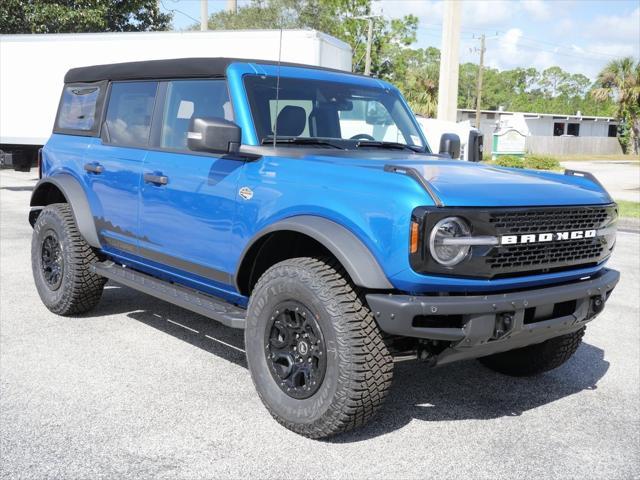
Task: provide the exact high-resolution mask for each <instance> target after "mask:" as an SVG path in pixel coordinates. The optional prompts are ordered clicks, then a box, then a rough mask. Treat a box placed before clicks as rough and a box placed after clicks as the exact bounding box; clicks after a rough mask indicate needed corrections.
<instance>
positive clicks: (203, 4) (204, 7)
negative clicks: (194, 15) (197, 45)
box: [200, 0, 209, 32]
mask: <svg viewBox="0 0 640 480" xmlns="http://www.w3.org/2000/svg"><path fill="white" fill-rule="evenodd" d="M200 30H201V31H203V32H206V31H207V30H209V4H208V2H207V0H200Z"/></svg>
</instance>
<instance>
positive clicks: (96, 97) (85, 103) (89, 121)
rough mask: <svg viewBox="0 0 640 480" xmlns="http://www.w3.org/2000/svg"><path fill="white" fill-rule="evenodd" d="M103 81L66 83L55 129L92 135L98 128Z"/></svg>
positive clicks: (62, 131) (61, 131)
mask: <svg viewBox="0 0 640 480" xmlns="http://www.w3.org/2000/svg"><path fill="white" fill-rule="evenodd" d="M104 86H105V85H104V83H101V84H94V85H87V84H84V85H67V86H65V87H64V90H63V92H62V100H61V101H60V108H59V109H58V118H57V119H56V126H55V131H56V132H60V133H70V134H73V133H78V134H82V135H92V134H94V133H95V132H96V131H97V130H98V122H99V121H100V120H99V118H100V111H99V110H100V106H101V104H102V95H103V93H104Z"/></svg>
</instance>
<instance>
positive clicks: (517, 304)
mask: <svg viewBox="0 0 640 480" xmlns="http://www.w3.org/2000/svg"><path fill="white" fill-rule="evenodd" d="M619 279H620V274H619V273H618V272H617V271H615V270H609V269H603V270H602V271H601V272H600V273H599V274H598V275H596V276H593V277H591V278H590V279H588V280H582V281H577V282H572V283H569V284H564V285H558V286H553V287H546V288H537V289H530V290H523V291H517V292H511V293H504V294H496V295H456V296H412V295H394V294H373V293H372V294H368V295H367V296H366V298H367V302H368V303H369V307H370V308H371V310H372V311H373V313H374V315H375V318H376V320H377V322H378V325H379V326H380V328H381V329H382V330H383V331H384V332H386V333H389V334H392V335H399V336H404V337H415V338H421V339H428V340H435V341H444V342H447V343H446V345H448V347H447V348H446V349H445V350H443V351H441V352H439V353H438V354H437V359H436V360H437V363H438V364H442V363H448V362H452V361H456V360H462V359H465V358H473V357H481V356H485V355H491V354H493V353H498V352H502V351H506V350H512V349H514V348H520V347H524V346H527V345H531V344H535V343H540V342H543V341H545V340H547V339H549V338H553V337H557V336H559V335H564V334H566V333H571V332H574V331H576V330H579V329H580V328H582V327H583V326H584V325H585V324H586V323H587V322H588V321H590V320H592V319H594V318H595V317H596V316H597V315H598V313H600V312H601V311H602V309H603V308H604V304H605V302H606V301H607V299H608V297H609V294H610V293H611V291H612V290H613V289H614V287H615V286H616V284H617V283H618V280H619Z"/></svg>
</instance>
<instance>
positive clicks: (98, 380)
mask: <svg viewBox="0 0 640 480" xmlns="http://www.w3.org/2000/svg"><path fill="white" fill-rule="evenodd" d="M34 184H35V174H34V173H33V172H32V173H30V174H29V173H18V172H13V171H6V170H5V171H2V172H0V204H1V209H0V230H1V232H0V233H1V240H0V241H1V244H0V245H1V256H0V269H1V272H0V309H1V310H0V387H1V394H0V449H1V450H0V458H1V463H0V468H1V474H2V476H3V477H4V478H12V479H13V478H45V477H46V478H56V479H60V478H91V479H94V478H110V479H111V478H118V477H129V478H239V477H246V478H274V477H277V478H296V479H300V478H328V477H332V478H387V479H388V478H421V479H422V478H432V477H434V478H435V477H438V478H453V477H462V478H519V479H523V478H559V477H564V478H566V477H573V478H609V479H622V478H638V477H639V476H640V454H639V452H640V448H639V447H640V421H639V418H640V404H639V402H638V398H639V394H640V391H639V384H640V378H639V377H640V335H639V333H640V327H639V322H640V307H639V303H640V302H639V296H638V284H639V282H640V258H639V256H638V251H640V235H638V233H634V232H627V231H625V232H621V233H620V234H619V237H618V244H617V250H616V253H615V255H614V258H613V259H612V261H611V262H610V265H611V266H612V267H614V268H617V269H619V270H621V272H622V279H621V283H620V285H619V286H618V288H617V290H616V291H615V292H614V294H613V296H612V298H611V301H610V302H609V304H608V308H607V309H606V310H605V312H604V314H603V315H602V316H601V317H599V318H598V319H596V320H595V321H594V322H593V323H592V324H591V325H590V327H589V328H588V329H587V333H586V336H585V337H584V343H583V345H582V346H581V347H580V349H579V350H578V352H577V353H576V355H575V356H574V358H572V359H571V360H570V361H569V362H568V363H567V364H565V365H564V366H562V367H561V368H559V369H557V370H555V371H553V372H550V373H547V374H545V375H542V376H540V377H537V378H530V379H514V378H510V377H506V376H502V375H499V374H497V373H493V372H491V371H489V370H487V369H485V368H484V367H482V366H481V365H480V364H479V363H477V362H475V361H469V362H462V363H457V364H452V365H449V366H445V367H441V368H438V369H428V368H427V367H426V366H425V365H424V364H421V363H418V362H415V361H408V362H402V363H398V364H397V365H396V373H395V383H394V386H393V389H392V392H391V394H390V398H389V399H388V401H387V403H386V405H385V406H384V408H383V409H382V411H381V412H380V413H379V415H378V416H377V417H376V419H375V420H374V421H373V422H372V423H370V424H369V425H368V426H367V427H365V428H364V429H361V430H359V431H356V432H353V433H350V434H348V435H344V436H342V437H338V438H336V439H332V440H330V441H312V440H308V439H305V438H302V437H299V436H296V435H295V434H293V433H291V432H289V431H287V430H285V429H284V428H282V427H280V426H279V425H278V424H277V423H276V422H275V421H273V420H272V419H271V417H270V416H269V414H268V413H267V411H266V410H265V409H264V408H263V406H262V404H261V402H260V400H259V399H258V396H257V395H256V393H255V391H254V388H253V385H252V383H251V379H250V376H249V373H248V371H247V369H246V363H245V360H244V354H243V340H242V332H241V331H236V330H231V329H228V328H225V327H222V326H220V325H218V324H216V323H215V322H212V321H209V320H207V319H205V318H203V317H200V316H198V315H196V314H192V313H190V312H187V311H185V310H182V309H180V308H177V307H174V306H172V305H169V304H167V303H164V302H161V301H158V300H156V299H153V298H151V297H148V296H144V295H142V294H138V293H135V292H134V291H132V290H130V289H127V288H123V287H119V286H117V285H115V284H109V285H108V286H107V289H106V290H105V292H104V296H103V299H102V301H101V303H100V304H99V306H98V308H97V309H96V310H95V311H93V312H91V313H90V314H88V315H86V316H82V317H76V318H63V317H58V316H55V315H53V314H51V313H50V312H49V311H48V310H46V309H45V308H44V307H43V306H42V304H41V303H40V300H39V298H38V295H37V293H36V290H35V287H34V285H33V282H32V278H31V266H30V238H31V237H30V235H31V228H30V227H29V224H28V222H27V212H28V201H29V195H30V190H31V188H32V186H33V185H34Z"/></svg>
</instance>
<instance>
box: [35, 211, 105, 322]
mask: <svg viewBox="0 0 640 480" xmlns="http://www.w3.org/2000/svg"><path fill="white" fill-rule="evenodd" d="M97 260H98V259H97V257H96V255H95V253H94V252H93V250H92V249H91V246H90V245H89V244H88V243H87V242H86V241H85V240H84V238H82V235H80V232H79V231H78V227H77V226H76V222H75V219H74V218H73V213H72V211H71V207H70V206H69V205H68V204H66V203H54V204H52V205H49V206H47V207H45V208H44V209H43V210H42V212H41V213H40V215H39V216H38V219H37V220H36V223H35V225H34V226H33V236H32V239H31V267H32V270H33V279H34V282H35V284H36V288H37V290H38V294H39V295H40V299H41V300H42V303H44V304H45V306H46V307H47V308H48V309H49V310H51V311H52V312H53V313H57V314H58V315H73V314H79V313H84V312H87V311H89V310H91V309H92V308H93V307H95V306H96V304H97V303H98V302H99V301H100V297H101V295H102V290H103V288H104V284H105V283H106V279H105V278H103V277H100V276H99V275H96V274H95V273H93V272H91V270H90V266H91V264H92V263H93V262H96V261H97Z"/></svg>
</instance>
